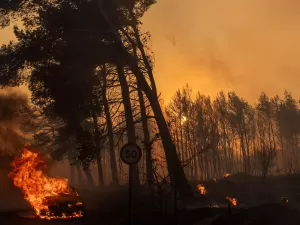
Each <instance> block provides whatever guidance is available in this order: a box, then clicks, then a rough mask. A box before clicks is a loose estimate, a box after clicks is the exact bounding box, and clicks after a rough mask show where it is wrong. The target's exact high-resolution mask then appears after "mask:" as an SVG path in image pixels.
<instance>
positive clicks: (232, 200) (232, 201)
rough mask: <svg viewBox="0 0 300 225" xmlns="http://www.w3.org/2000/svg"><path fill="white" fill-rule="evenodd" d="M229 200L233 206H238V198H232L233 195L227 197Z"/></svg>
mask: <svg viewBox="0 0 300 225" xmlns="http://www.w3.org/2000/svg"><path fill="white" fill-rule="evenodd" d="M226 199H227V201H229V202H230V203H231V204H232V205H233V206H237V203H238V201H237V199H236V198H231V197H226Z"/></svg>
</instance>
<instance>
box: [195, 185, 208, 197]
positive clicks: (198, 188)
mask: <svg viewBox="0 0 300 225" xmlns="http://www.w3.org/2000/svg"><path fill="white" fill-rule="evenodd" d="M197 190H198V191H199V193H200V194H201V195H206V194H207V190H206V188H205V187H204V186H203V185H202V184H198V185H197Z"/></svg>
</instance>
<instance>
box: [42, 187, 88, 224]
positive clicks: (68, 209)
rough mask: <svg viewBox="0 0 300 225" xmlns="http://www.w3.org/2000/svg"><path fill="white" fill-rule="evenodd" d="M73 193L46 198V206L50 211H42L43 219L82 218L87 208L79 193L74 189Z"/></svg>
mask: <svg viewBox="0 0 300 225" xmlns="http://www.w3.org/2000/svg"><path fill="white" fill-rule="evenodd" d="M71 190H72V192H71V193H68V194H66V193H63V194H60V195H58V196H51V197H46V198H45V204H46V205H47V206H48V209H46V210H42V211H41V213H40V217H41V218H46V219H47V217H50V218H55V219H67V218H81V217H83V215H84V213H85V207H84V204H83V201H82V199H81V198H80V196H79V194H78V192H77V191H76V190H75V189H74V188H72V189H71Z"/></svg>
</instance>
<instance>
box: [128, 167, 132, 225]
mask: <svg viewBox="0 0 300 225" xmlns="http://www.w3.org/2000/svg"><path fill="white" fill-rule="evenodd" d="M128 184H129V188H128V191H129V196H128V197H129V199H128V224H129V225H131V197H132V165H129V182H128Z"/></svg>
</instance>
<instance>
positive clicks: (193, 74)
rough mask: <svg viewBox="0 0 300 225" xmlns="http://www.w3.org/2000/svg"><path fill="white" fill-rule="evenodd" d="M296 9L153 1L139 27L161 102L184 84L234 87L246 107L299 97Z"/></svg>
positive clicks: (211, 89) (275, 3)
mask: <svg viewBox="0 0 300 225" xmlns="http://www.w3.org/2000/svg"><path fill="white" fill-rule="evenodd" d="M299 11H300V1H299V0H263V1H262V0H242V1H241V0H226V1H224V0H185V1H182V0H159V1H158V3H157V4H156V5H154V6H153V8H152V9H151V10H150V11H149V12H148V13H147V15H146V16H145V18H144V28H145V29H146V30H148V31H150V33H151V34H152V48H153V51H154V53H155V74H156V82H157V86H158V89H159V91H160V92H162V96H163V97H164V99H165V101H166V102H168V101H169V100H170V98H171V96H172V95H173V94H174V92H175V91H176V90H177V89H178V88H179V87H182V86H183V85H184V84H185V83H189V84H190V85H191V86H192V87H193V89H195V90H196V89H197V90H199V91H201V92H202V93H206V94H211V95H215V94H216V93H217V92H218V91H220V90H225V91H228V90H235V91H237V93H238V94H240V95H242V96H243V97H245V98H246V99H247V100H249V101H251V102H252V101H253V100H255V99H256V98H257V97H258V95H259V93H260V92H261V91H262V90H264V91H266V92H267V94H270V95H273V94H276V93H280V94H281V93H283V90H284V89H287V90H289V91H291V92H292V93H293V95H294V97H296V98H297V99H299V98H300V89H299V85H300V63H298V61H299V53H300V41H299V40H300V29H299V25H300V14H299V13H298V12H299ZM172 37H174V38H172ZM10 38H11V30H4V31H0V43H5V42H7V41H8V40H9V39H10ZM172 39H174V40H175V42H176V44H175V46H174V45H173V44H172Z"/></svg>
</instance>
